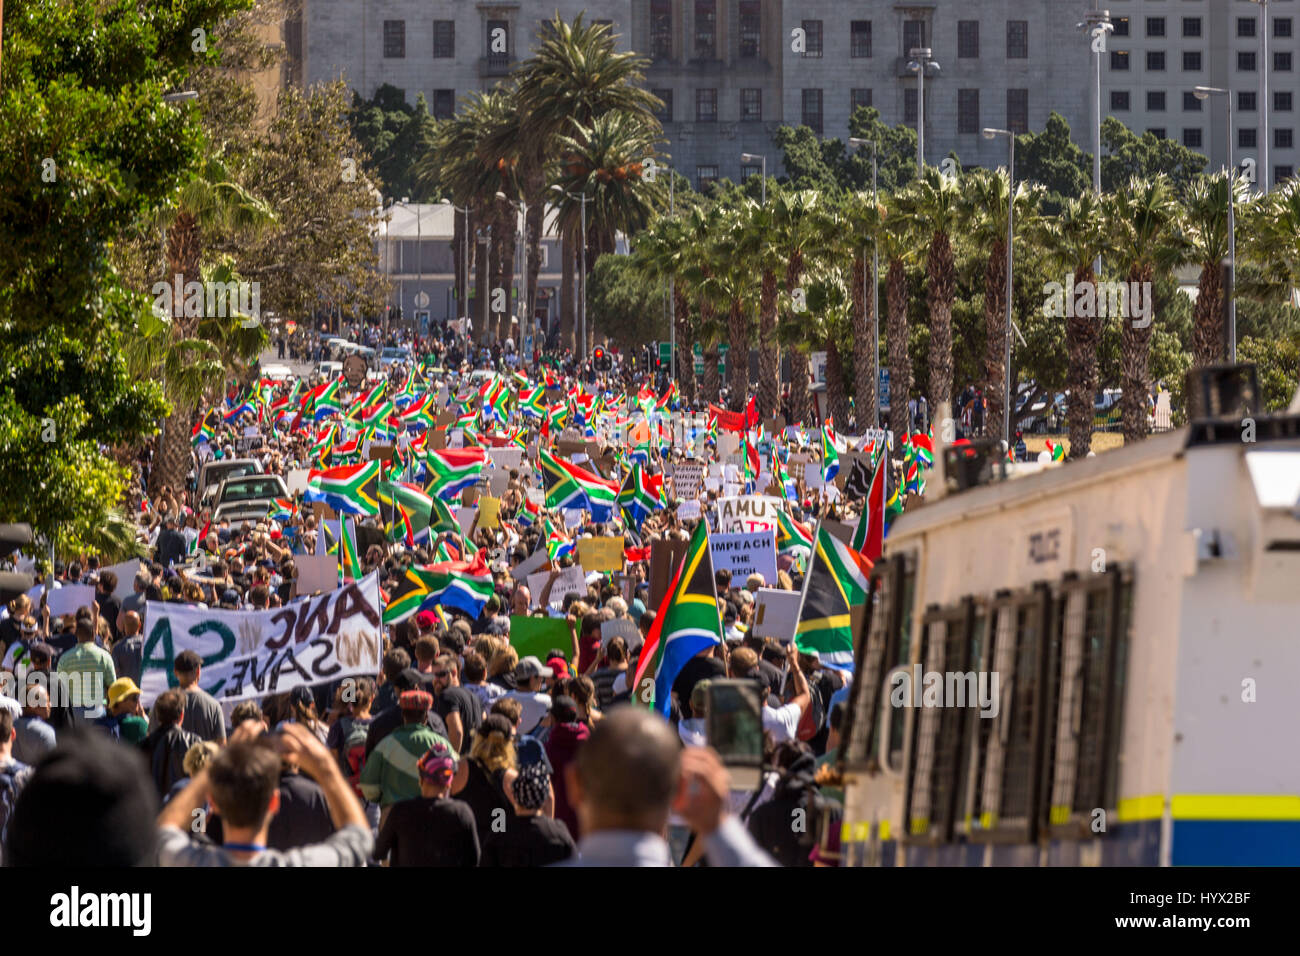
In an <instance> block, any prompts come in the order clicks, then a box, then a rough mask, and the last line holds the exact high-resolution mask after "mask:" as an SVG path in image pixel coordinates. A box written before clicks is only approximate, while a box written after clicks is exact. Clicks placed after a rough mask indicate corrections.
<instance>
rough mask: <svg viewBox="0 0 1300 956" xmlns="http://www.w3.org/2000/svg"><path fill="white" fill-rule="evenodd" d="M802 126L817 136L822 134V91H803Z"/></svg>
mask: <svg viewBox="0 0 1300 956" xmlns="http://www.w3.org/2000/svg"><path fill="white" fill-rule="evenodd" d="M802 122H803V125H804V126H807V127H808V128H809V129H810V130H812V131H813V132H814V133H816V134H817V135H818V136H820V135H821V134H822V91H821V90H804V91H803V120H802Z"/></svg>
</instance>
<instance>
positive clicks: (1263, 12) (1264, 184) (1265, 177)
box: [1250, 0, 1272, 193]
mask: <svg viewBox="0 0 1300 956" xmlns="http://www.w3.org/2000/svg"><path fill="white" fill-rule="evenodd" d="M1250 2H1251V3H1256V4H1259V47H1260V52H1259V56H1260V61H1261V62H1260V64H1259V123H1260V126H1262V127H1263V129H1262V130H1261V131H1260V137H1259V165H1260V169H1259V189H1260V192H1264V193H1266V192H1268V190H1269V183H1270V182H1271V180H1270V178H1269V177H1270V176H1271V175H1272V171H1271V169H1270V167H1269V165H1268V109H1269V102H1268V67H1269V62H1268V0H1250Z"/></svg>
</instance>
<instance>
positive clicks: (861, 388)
mask: <svg viewBox="0 0 1300 956" xmlns="http://www.w3.org/2000/svg"><path fill="white" fill-rule="evenodd" d="M869 271H870V270H869V269H868V268H867V257H866V252H865V250H864V251H863V253H862V255H860V256H854V257H853V383H854V387H853V408H854V410H855V412H856V415H855V416H854V418H855V420H854V427H855V430H856V434H858V435H861V434H862V433H863V431H865V430H866V429H868V428H875V427H876V417H875V406H876V343H875V342H873V341H872V340H871V330H872V325H873V319H874V318H875V317H874V316H873V315H872V314H871V296H869V295H868V294H867V292H868V291H869V290H868V289H867V288H866V284H867V282H875V281H876V277H875V276H874V275H872V276H871V277H870V278H869V279H868V277H867V273H868V272H869ZM828 374H829V373H828Z"/></svg>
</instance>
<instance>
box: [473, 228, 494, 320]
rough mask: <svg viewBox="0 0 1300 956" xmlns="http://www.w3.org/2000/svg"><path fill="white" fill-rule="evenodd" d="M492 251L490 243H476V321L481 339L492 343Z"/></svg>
mask: <svg viewBox="0 0 1300 956" xmlns="http://www.w3.org/2000/svg"><path fill="white" fill-rule="evenodd" d="M491 259H492V253H491V245H490V244H488V243H478V242H475V243H474V306H475V308H474V322H475V324H476V326H477V328H478V332H479V341H480V342H482V343H483V344H484V345H491V344H492V332H493V329H492V313H491V308H492V263H491Z"/></svg>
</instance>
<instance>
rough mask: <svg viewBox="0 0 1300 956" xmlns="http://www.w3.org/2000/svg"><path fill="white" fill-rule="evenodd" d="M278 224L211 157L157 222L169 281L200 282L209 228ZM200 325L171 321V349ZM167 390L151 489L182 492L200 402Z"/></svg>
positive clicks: (187, 319)
mask: <svg viewBox="0 0 1300 956" xmlns="http://www.w3.org/2000/svg"><path fill="white" fill-rule="evenodd" d="M274 222H275V213H274V212H273V211H272V210H271V207H270V206H269V205H268V204H267V203H266V202H265V201H264V200H262V199H261V198H260V197H258V196H255V195H253V194H252V193H251V192H249V191H248V190H246V189H244V188H243V187H242V186H240V185H239V184H238V183H236V182H234V180H233V179H232V177H231V175H230V173H229V171H228V170H227V169H226V166H225V164H224V163H223V162H222V161H221V159H220V158H219V156H215V155H214V156H209V157H208V158H207V159H206V160H204V162H203V165H202V166H201V167H200V169H199V170H198V172H197V173H196V175H195V176H193V177H192V178H191V179H190V180H189V181H188V182H186V183H185V185H183V186H182V187H181V189H180V192H179V194H178V195H177V197H176V199H175V201H174V202H173V203H172V204H171V205H170V206H168V207H167V208H166V209H164V210H163V211H162V212H161V213H160V214H159V216H158V218H157V224H158V225H160V226H162V227H163V228H165V229H166V244H165V258H166V263H167V278H168V279H169V280H170V279H171V278H172V277H173V276H178V275H179V276H180V277H181V282H182V284H188V283H189V282H197V281H201V280H202V278H203V276H202V274H201V262H202V255H203V233H204V230H205V229H212V230H214V231H219V232H225V233H246V232H252V231H255V230H259V229H265V228H267V227H269V226H270V225H271V224H272V223H274ZM200 323H201V318H199V317H195V316H185V315H180V316H175V317H173V321H172V322H171V323H170V327H169V330H168V331H169V333H170V336H171V344H172V345H173V346H178V345H179V344H180V343H188V342H191V341H192V340H194V339H196V338H197V337H198V334H199V326H200ZM188 350H189V346H186V348H185V349H180V348H177V349H176V351H177V353H178V354H179V353H182V352H186V351H188ZM164 391H165V392H167V393H168V397H169V398H170V399H172V412H171V414H170V415H169V416H168V417H167V419H166V421H165V422H164V425H163V434H162V438H161V440H160V442H159V448H158V463H157V467H156V468H154V470H153V472H152V475H151V478H152V483H153V490H157V489H158V488H161V487H162V486H163V485H164V484H165V485H169V486H171V487H172V488H177V487H180V485H181V484H182V483H183V481H184V479H185V474H186V472H188V471H189V467H190V419H191V417H192V416H193V413H194V406H195V405H196V404H197V398H195V397H194V395H193V393H192V392H190V391H187V390H186V389H184V388H181V387H176V388H174V389H169V388H168V386H167V384H166V380H164Z"/></svg>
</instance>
